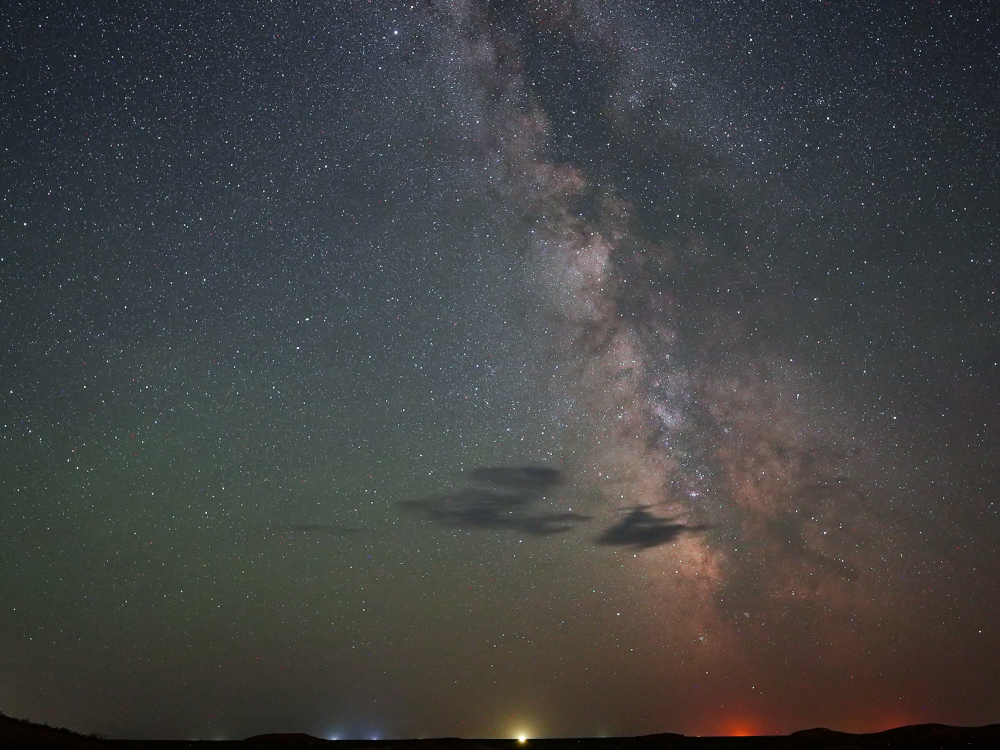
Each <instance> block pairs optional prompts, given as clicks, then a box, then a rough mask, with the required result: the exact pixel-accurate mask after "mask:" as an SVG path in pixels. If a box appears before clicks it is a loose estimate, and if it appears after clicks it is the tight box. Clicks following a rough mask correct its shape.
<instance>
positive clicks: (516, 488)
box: [399, 466, 590, 536]
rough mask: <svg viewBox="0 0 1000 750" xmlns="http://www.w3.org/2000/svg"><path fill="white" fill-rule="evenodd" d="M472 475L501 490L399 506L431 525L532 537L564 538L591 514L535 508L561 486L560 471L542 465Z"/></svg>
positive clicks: (467, 491)
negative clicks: (420, 516) (494, 530)
mask: <svg viewBox="0 0 1000 750" xmlns="http://www.w3.org/2000/svg"><path fill="white" fill-rule="evenodd" d="M469 476H470V478H472V479H475V480H477V481H479V482H482V483H484V484H492V485H494V486H495V487H497V488H498V489H494V488H490V489H480V488H476V487H465V488H462V489H459V490H457V491H455V492H451V493H446V494H445V493H442V494H437V495H431V496H429V497H425V498H421V499H419V500H404V501H402V502H400V503H399V506H400V507H401V508H404V509H405V510H409V511H413V512H416V513H419V514H420V515H422V516H423V517H424V518H425V519H427V520H428V521H433V522H435V523H439V524H441V525H442V526H448V527H451V528H458V529H511V530H513V531H520V532H522V533H525V534H532V535H534V536H549V535H551V534H561V533H564V532H566V531H569V530H570V529H572V528H573V526H574V524H575V523H577V522H578V521H586V520H588V519H589V518H590V516H586V515H584V514H582V513H576V512H574V511H557V512H544V511H542V510H541V509H540V508H538V507H537V506H538V505H539V503H541V502H542V501H544V500H545V494H544V493H545V491H546V490H548V489H550V488H552V487H555V486H556V485H558V484H560V483H561V482H562V475H561V473H560V472H559V471H557V470H556V469H549V468H546V467H540V466H480V467H477V468H475V469H473V470H472V471H470V472H469Z"/></svg>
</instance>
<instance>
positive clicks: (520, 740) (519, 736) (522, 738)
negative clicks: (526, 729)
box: [517, 734, 528, 745]
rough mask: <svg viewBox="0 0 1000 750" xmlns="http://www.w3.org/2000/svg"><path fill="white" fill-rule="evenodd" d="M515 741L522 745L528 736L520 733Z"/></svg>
mask: <svg viewBox="0 0 1000 750" xmlns="http://www.w3.org/2000/svg"><path fill="white" fill-rule="evenodd" d="M517 741H518V742H520V743H521V744H522V745H523V744H524V743H525V742H527V741H528V738H527V737H526V736H525V735H523V734H520V735H518V736H517Z"/></svg>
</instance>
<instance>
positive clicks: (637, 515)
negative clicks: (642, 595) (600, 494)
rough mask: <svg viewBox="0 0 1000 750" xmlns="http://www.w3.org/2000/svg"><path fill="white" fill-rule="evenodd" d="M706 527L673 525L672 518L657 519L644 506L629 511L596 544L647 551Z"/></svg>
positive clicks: (598, 538)
mask: <svg viewBox="0 0 1000 750" xmlns="http://www.w3.org/2000/svg"><path fill="white" fill-rule="evenodd" d="M706 528H707V527H706V526H688V525H686V524H683V523H675V522H674V520H673V519H672V518H658V517H657V516H654V515H653V514H652V513H650V512H649V511H648V510H646V508H645V507H644V506H641V505H640V506H638V507H636V508H633V509H632V510H631V511H629V514H628V515H627V516H625V518H623V519H622V520H621V521H619V522H618V523H616V524H615V525H614V526H612V527H611V528H609V529H607V530H605V531H604V533H603V534H601V535H600V536H599V537H597V543H598V544H603V545H607V546H623V547H635V548H637V549H649V548H650V547H657V546H659V545H661V544H667V543H669V542H672V541H674V540H675V539H677V537H679V536H680V535H681V534H685V533H690V532H692V531H702V530H704V529H706Z"/></svg>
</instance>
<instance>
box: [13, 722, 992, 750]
mask: <svg viewBox="0 0 1000 750" xmlns="http://www.w3.org/2000/svg"><path fill="white" fill-rule="evenodd" d="M254 745H261V746H270V747H318V746H321V745H323V746H328V747H330V748H332V750H932V748H933V749H934V750H959V748H962V750H979V749H980V748H982V749H983V750H985V749H986V748H989V749H990V750H993V749H994V748H1000V724H990V725H988V726H984V727H953V726H948V725H945V724H919V725H915V726H907V727H898V728H897V729H889V730H886V731H884V732H875V733H873V734H850V733H848V732H837V731H834V730H832V729H823V728H816V729H805V730H803V731H800V732H795V733H793V734H790V735H787V736H766V737H686V736H684V735H682V734H672V733H670V734H651V735H645V736H642V737H581V738H566V739H533V740H528V742H527V743H526V744H522V743H519V742H518V741H517V740H507V739H459V738H456V737H444V738H440V739H424V740H324V739H321V738H319V737H313V736H312V735H309V734H303V733H300V732H299V733H288V734H258V735H255V736H253V737H247V738H246V739H245V740H224V741H212V740H108V739H101V738H98V737H93V736H87V735H83V734H79V733H77V732H73V731H70V730H69V729H59V728H56V727H50V726H48V725H46V724H35V723H34V722H31V721H27V720H24V719H13V718H11V717H9V716H5V715H4V714H0V749H2V750H7V749H8V748H11V749H12V750H14V749H16V748H22V747H23V748H43V747H44V748H64V749H65V750H109V748H115V749H116V750H143V749H145V750H150V749H151V748H156V749H157V750H173V748H189V747H194V746H198V747H204V748H211V750H224V749H225V748H230V747H233V748H246V747H248V746H254Z"/></svg>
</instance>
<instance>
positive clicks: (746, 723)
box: [720, 719, 758, 737]
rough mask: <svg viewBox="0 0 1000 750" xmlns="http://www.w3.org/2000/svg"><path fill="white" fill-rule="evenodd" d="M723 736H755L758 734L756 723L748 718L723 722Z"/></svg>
mask: <svg viewBox="0 0 1000 750" xmlns="http://www.w3.org/2000/svg"><path fill="white" fill-rule="evenodd" d="M720 734H721V735H722V736H723V737H753V736H755V735H757V734H758V732H757V730H756V729H755V727H754V723H753V722H752V721H750V720H748V719H732V720H730V721H726V722H723V723H722V731H721V733H720Z"/></svg>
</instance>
